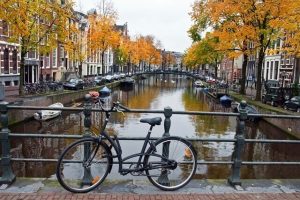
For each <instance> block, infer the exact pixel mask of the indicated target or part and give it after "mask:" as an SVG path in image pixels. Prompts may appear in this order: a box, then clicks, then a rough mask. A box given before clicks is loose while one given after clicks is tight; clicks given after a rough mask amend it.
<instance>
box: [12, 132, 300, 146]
mask: <svg viewBox="0 0 300 200" xmlns="http://www.w3.org/2000/svg"><path fill="white" fill-rule="evenodd" d="M9 137H27V138H28V137H32V138H68V139H80V138H82V135H47V134H30V133H29V134H27V133H25V134H22V133H10V134H9ZM118 139H119V140H145V138H144V137H118ZM157 139H159V137H153V138H151V140H157ZM187 140H188V141H191V142H193V141H195V142H235V141H236V139H219V138H189V139H187ZM245 142H247V143H284V144H300V140H257V139H245Z"/></svg>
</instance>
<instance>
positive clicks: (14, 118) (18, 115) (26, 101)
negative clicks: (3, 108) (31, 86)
mask: <svg viewBox="0 0 300 200" xmlns="http://www.w3.org/2000/svg"><path fill="white" fill-rule="evenodd" d="M119 84H120V82H119V81H116V82H113V83H108V84H106V86H107V87H109V88H114V87H117V86H119ZM104 86H105V85H103V86H97V87H93V88H86V89H83V90H76V91H71V90H64V91H63V92H61V93H51V94H45V95H41V96H32V97H24V98H21V99H19V100H18V101H16V102H14V104H13V105H18V106H41V107H46V106H49V105H51V104H53V103H56V102H60V103H62V104H73V103H75V102H78V101H81V100H83V98H84V96H85V95H86V94H87V93H88V92H89V91H93V90H94V91H99V90H100V89H101V88H103V87H104ZM35 112H36V110H17V109H16V110H9V112H8V120H9V125H12V124H15V123H18V122H21V121H24V120H29V119H31V118H32V117H33V114H34V113H35Z"/></svg>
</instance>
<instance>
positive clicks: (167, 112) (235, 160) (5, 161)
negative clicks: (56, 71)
mask: <svg viewBox="0 0 300 200" xmlns="http://www.w3.org/2000/svg"><path fill="white" fill-rule="evenodd" d="M246 106H247V105H246V102H242V103H241V109H240V113H223V112H198V111H186V112H185V111H173V110H172V108H170V107H166V108H165V109H164V110H143V109H130V110H129V111H125V112H130V113H161V114H164V116H165V120H164V133H163V135H162V136H168V135H170V133H169V130H170V127H171V117H172V115H173V114H178V115H211V116H231V117H236V120H237V126H236V135H235V137H234V139H222V138H220V139H208V138H200V139H189V140H190V141H194V142H231V143H234V151H233V153H232V156H231V161H198V162H197V163H198V164H200V165H201V164H221V165H231V174H230V176H229V178H228V182H229V183H230V184H231V185H241V178H240V174H241V170H240V169H241V166H242V165H300V162H298V161H295V162H277V161H273V162H265V161H259V162H258V161H243V160H242V153H243V150H244V146H245V144H246V143H286V144H300V140H257V139H246V138H245V121H246V120H247V118H248V117H264V118H280V119H300V116H299V115H270V114H248V113H247V112H246V109H245V108H246ZM14 109H23V110H62V111H83V113H84V116H85V117H84V127H85V130H84V134H90V132H91V131H90V128H91V112H101V110H100V109H96V108H92V103H91V97H90V95H86V96H85V103H84V107H83V108H68V107H64V108H49V107H35V106H13V105H9V104H8V103H7V102H3V101H2V102H0V114H1V116H0V122H1V125H2V128H1V131H0V142H1V146H2V155H1V164H0V166H1V168H2V172H3V173H2V176H1V177H0V184H11V183H13V182H14V180H15V179H16V176H15V174H14V173H13V170H12V165H11V164H12V161H25V162H57V159H34V158H12V157H11V154H10V141H9V140H10V138H16V137H26V138H58V139H65V138H67V139H80V138H82V137H83V135H44V134H31V133H22V134H21V133H11V132H10V130H9V129H8V120H9V119H8V112H9V110H14ZM119 139H120V140H144V138H142V137H131V138H128V137H120V138H119ZM152 139H153V140H155V139H157V138H152Z"/></svg>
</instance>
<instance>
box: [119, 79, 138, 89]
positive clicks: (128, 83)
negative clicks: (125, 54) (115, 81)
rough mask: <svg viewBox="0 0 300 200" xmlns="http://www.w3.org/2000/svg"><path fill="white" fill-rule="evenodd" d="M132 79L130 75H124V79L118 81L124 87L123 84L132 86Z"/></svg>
mask: <svg viewBox="0 0 300 200" xmlns="http://www.w3.org/2000/svg"><path fill="white" fill-rule="evenodd" d="M134 82H135V81H134V79H133V78H130V77H126V78H125V79H124V80H122V81H121V82H120V85H121V86H122V87H125V86H133V85H134Z"/></svg>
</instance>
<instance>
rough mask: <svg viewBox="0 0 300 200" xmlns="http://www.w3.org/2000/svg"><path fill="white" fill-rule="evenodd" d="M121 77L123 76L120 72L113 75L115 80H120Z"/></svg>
mask: <svg viewBox="0 0 300 200" xmlns="http://www.w3.org/2000/svg"><path fill="white" fill-rule="evenodd" d="M120 78H121V76H120V75H119V74H114V75H113V79H114V80H119V79H120Z"/></svg>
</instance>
